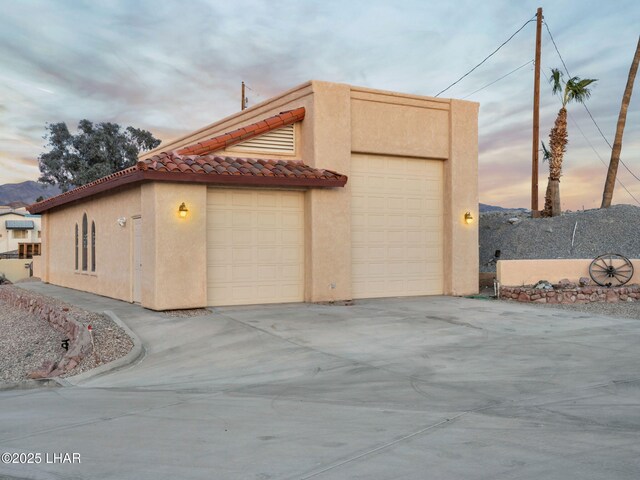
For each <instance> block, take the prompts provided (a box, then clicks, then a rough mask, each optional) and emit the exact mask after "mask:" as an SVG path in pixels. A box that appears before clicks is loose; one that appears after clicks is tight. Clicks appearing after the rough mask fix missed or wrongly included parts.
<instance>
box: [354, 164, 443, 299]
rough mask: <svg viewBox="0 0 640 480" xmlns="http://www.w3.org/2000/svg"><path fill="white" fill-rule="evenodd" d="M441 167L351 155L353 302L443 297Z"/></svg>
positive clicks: (438, 165) (439, 165)
mask: <svg viewBox="0 0 640 480" xmlns="http://www.w3.org/2000/svg"><path fill="white" fill-rule="evenodd" d="M442 182H443V169H442V162H441V161H435V160H423V159H413V158H398V157H384V156H375V155H353V157H352V162H351V177H350V185H351V190H352V192H353V197H352V261H353V265H352V277H353V282H352V287H353V296H354V298H366V297H381V296H403V295H428V294H441V293H442V292H443V279H442V276H443V264H442V253H443V250H442V222H443V220H442V192H443V188H442Z"/></svg>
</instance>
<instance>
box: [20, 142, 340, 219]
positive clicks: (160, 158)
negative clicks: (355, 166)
mask: <svg viewBox="0 0 640 480" xmlns="http://www.w3.org/2000/svg"><path fill="white" fill-rule="evenodd" d="M141 181H169V182H191V183H207V184H212V185H235V186H263V187H344V185H345V184H346V183H347V177H346V175H342V174H340V173H337V172H333V171H331V170H324V169H321V168H314V167H310V166H308V165H305V164H304V163H302V162H301V161H298V160H288V161H286V160H264V159H256V158H238V157H227V156H224V157H223V156H217V155H205V156H199V155H188V156H182V155H178V154H176V153H173V152H169V153H166V152H165V153H160V154H158V155H154V156H153V157H151V158H148V159H145V160H141V161H139V162H138V163H137V165H135V166H133V167H129V168H127V169H125V170H121V171H119V172H116V173H112V174H111V175H108V176H106V177H103V178H100V179H98V180H96V181H94V182H91V183H88V184H86V185H83V186H81V187H78V188H75V189H73V190H69V191H68V192H65V193H62V194H60V195H57V196H55V197H51V198H48V199H46V200H43V201H42V202H38V203H34V204H33V205H30V206H29V207H28V210H29V211H30V212H31V213H41V212H45V211H47V210H49V209H51V208H54V207H57V206H60V205H63V204H65V203H68V202H72V201H75V200H80V199H82V198H86V197H89V196H92V195H95V194H98V193H101V192H104V191H107V190H111V189H113V188H117V187H120V186H123V185H127V184H130V183H134V182H141Z"/></svg>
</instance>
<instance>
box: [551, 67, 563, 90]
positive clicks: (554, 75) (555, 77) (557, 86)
mask: <svg viewBox="0 0 640 480" xmlns="http://www.w3.org/2000/svg"><path fill="white" fill-rule="evenodd" d="M549 83H550V84H551V85H552V87H553V88H552V91H553V94H554V95H555V94H557V93H561V92H562V72H561V71H560V69H559V68H552V69H551V77H549Z"/></svg>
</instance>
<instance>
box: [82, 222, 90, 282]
mask: <svg viewBox="0 0 640 480" xmlns="http://www.w3.org/2000/svg"><path fill="white" fill-rule="evenodd" d="M88 230H89V226H88V225H87V214H86V213H85V214H84V215H82V271H83V272H86V271H87V250H88V248H87V247H88V246H89V245H88V244H89V232H88Z"/></svg>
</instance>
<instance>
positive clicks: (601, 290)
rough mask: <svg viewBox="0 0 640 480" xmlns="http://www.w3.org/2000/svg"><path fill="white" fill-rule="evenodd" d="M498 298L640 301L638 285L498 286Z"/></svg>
mask: <svg viewBox="0 0 640 480" xmlns="http://www.w3.org/2000/svg"><path fill="white" fill-rule="evenodd" d="M500 299H502V300H516V301H518V302H524V303H551V304H559V303H605V302H606V303H617V302H637V301H640V285H629V286H623V287H609V288H607V287H600V286H589V285H587V286H577V285H574V284H571V285H552V286H550V288H548V287H547V288H535V286H533V285H524V286H522V287H500Z"/></svg>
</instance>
